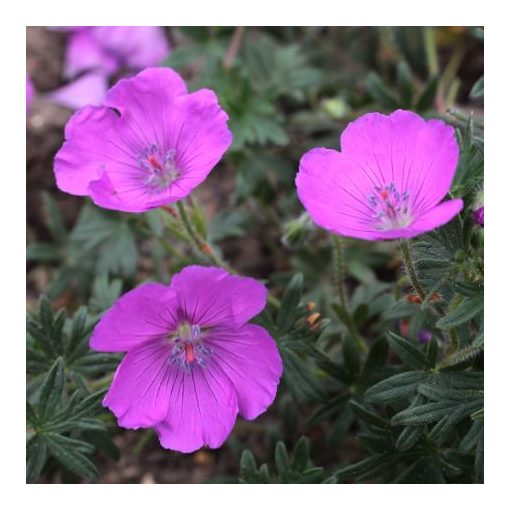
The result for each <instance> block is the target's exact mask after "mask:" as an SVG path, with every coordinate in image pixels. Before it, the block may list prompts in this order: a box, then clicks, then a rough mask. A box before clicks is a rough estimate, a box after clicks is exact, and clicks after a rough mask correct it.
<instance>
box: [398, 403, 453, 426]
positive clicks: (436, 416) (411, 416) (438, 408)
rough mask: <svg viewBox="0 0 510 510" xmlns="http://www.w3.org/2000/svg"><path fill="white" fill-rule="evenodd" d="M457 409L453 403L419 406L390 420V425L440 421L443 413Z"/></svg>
mask: <svg viewBox="0 0 510 510" xmlns="http://www.w3.org/2000/svg"><path fill="white" fill-rule="evenodd" d="M456 407H457V404H456V403H455V402H432V403H428V404H423V405H420V406H412V407H409V408H408V409H405V410H404V411H401V412H400V413H397V414H396V415H395V416H393V418H392V419H391V423H392V425H423V424H426V423H431V422H434V421H438V420H440V419H441V418H442V417H443V416H444V415H445V413H448V412H451V411H453V410H454V409H455V408H456Z"/></svg>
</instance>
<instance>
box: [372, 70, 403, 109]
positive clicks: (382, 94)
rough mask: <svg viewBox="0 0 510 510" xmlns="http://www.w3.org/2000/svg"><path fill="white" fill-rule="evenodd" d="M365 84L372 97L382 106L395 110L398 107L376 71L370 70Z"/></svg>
mask: <svg viewBox="0 0 510 510" xmlns="http://www.w3.org/2000/svg"><path fill="white" fill-rule="evenodd" d="M365 86H366V88H367V92H368V93H369V94H370V96H371V97H372V99H373V100H374V101H375V102H376V103H377V104H378V105H380V106H381V107H382V108H384V109H387V110H396V109H397V108H398V107H399V104H398V102H397V100H396V99H395V98H394V97H393V95H392V93H391V92H390V91H389V90H388V88H387V87H386V85H384V83H383V81H382V80H381V77H380V76H379V75H378V74H377V73H375V72H371V73H370V74H369V75H368V77H367V79H366V82H365Z"/></svg>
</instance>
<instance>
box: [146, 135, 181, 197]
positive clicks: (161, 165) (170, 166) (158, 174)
mask: <svg viewBox="0 0 510 510" xmlns="http://www.w3.org/2000/svg"><path fill="white" fill-rule="evenodd" d="M138 166H139V167H140V168H141V169H142V170H143V174H142V175H143V183H144V184H145V185H146V186H147V187H148V188H149V189H150V190H151V191H153V192H160V191H163V190H165V189H166V188H168V186H170V184H172V182H173V181H175V180H176V179H177V177H179V175H180V174H181V173H180V171H179V169H178V168H177V165H176V162H175V149H170V150H168V151H166V152H165V151H164V150H163V149H162V148H161V147H160V146H159V145H157V144H153V145H151V146H150V147H149V148H148V149H145V150H144V151H143V152H142V154H140V156H138Z"/></svg>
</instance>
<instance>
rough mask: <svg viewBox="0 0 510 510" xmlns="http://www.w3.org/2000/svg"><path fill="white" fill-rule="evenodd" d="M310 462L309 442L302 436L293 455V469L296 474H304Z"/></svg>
mask: <svg viewBox="0 0 510 510" xmlns="http://www.w3.org/2000/svg"><path fill="white" fill-rule="evenodd" d="M309 460H310V451H309V446H308V440H307V439H306V437H304V436H301V437H300V438H299V441H298V442H297V443H296V446H295V447H294V452H293V454H292V463H291V469H292V470H293V471H295V472H298V473H300V472H302V471H304V470H305V469H306V467H307V466H308V462H309Z"/></svg>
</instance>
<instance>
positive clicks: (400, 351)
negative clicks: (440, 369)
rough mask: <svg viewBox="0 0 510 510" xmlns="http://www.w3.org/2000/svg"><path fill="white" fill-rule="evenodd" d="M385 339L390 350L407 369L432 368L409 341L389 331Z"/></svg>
mask: <svg viewBox="0 0 510 510" xmlns="http://www.w3.org/2000/svg"><path fill="white" fill-rule="evenodd" d="M387 339H388V344H389V346H390V348H391V349H392V350H393V351H394V352H395V353H396V354H397V355H398V357H399V358H400V359H401V360H402V361H403V362H404V363H405V364H406V365H407V366H408V367H409V368H414V369H417V370H419V369H428V368H432V367H433V366H432V365H431V364H430V362H429V360H428V359H427V358H426V356H425V355H424V354H423V353H422V352H421V351H420V350H419V349H418V347H416V346H414V345H413V344H412V343H411V341H410V340H406V339H404V338H402V337H401V336H398V335H396V334H395V333H393V332H391V331H390V332H388V334H387Z"/></svg>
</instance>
